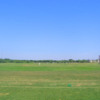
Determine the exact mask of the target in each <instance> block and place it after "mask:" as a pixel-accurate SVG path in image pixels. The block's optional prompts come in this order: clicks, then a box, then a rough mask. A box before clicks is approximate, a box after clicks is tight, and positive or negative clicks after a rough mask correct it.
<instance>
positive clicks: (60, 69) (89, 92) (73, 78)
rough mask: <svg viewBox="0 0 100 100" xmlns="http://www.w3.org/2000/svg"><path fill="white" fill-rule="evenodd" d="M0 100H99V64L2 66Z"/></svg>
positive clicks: (17, 64)
mask: <svg viewBox="0 0 100 100" xmlns="http://www.w3.org/2000/svg"><path fill="white" fill-rule="evenodd" d="M0 100H100V64H97V63H92V64H91V63H87V64H86V63H81V64H80V63H79V64H76V63H74V64H61V63H58V64H55V63H51V64H49V63H41V64H40V65H39V64H34V63H0Z"/></svg>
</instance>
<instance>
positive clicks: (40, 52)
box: [0, 0, 100, 60]
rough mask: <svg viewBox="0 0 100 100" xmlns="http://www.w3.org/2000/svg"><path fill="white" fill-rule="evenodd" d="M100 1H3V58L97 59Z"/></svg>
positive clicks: (0, 9) (0, 18)
mask: <svg viewBox="0 0 100 100" xmlns="http://www.w3.org/2000/svg"><path fill="white" fill-rule="evenodd" d="M98 55H100V0H0V58H10V59H28V60H30V59H32V60H45V59H55V60H65V59H97V58H98Z"/></svg>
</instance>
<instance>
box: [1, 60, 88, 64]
mask: <svg viewBox="0 0 100 100" xmlns="http://www.w3.org/2000/svg"><path fill="white" fill-rule="evenodd" d="M89 62H90V60H73V59H69V60H12V59H0V63H89Z"/></svg>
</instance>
